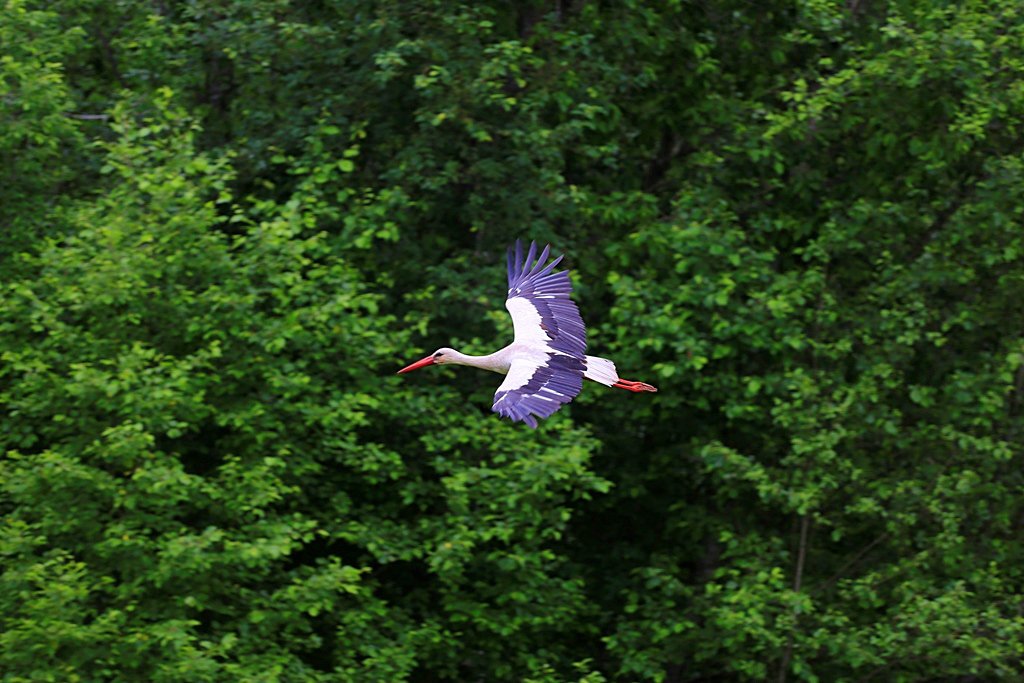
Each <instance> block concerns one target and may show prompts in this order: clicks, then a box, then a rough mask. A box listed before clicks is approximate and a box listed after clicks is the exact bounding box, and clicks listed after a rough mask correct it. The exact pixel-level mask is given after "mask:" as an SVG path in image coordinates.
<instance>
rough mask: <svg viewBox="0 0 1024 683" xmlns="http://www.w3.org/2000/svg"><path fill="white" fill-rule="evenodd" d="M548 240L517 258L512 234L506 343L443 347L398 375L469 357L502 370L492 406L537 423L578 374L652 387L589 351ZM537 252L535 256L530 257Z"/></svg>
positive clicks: (566, 397)
mask: <svg viewBox="0 0 1024 683" xmlns="http://www.w3.org/2000/svg"><path fill="white" fill-rule="evenodd" d="M550 252H551V247H550V245H549V246H546V247H544V251H542V252H541V254H540V256H539V257H537V244H536V243H535V242H531V243H530V250H529V252H528V253H527V254H526V258H525V259H524V258H523V246H522V243H521V242H520V241H519V240H516V244H515V250H513V249H511V248H510V249H509V250H508V298H507V299H506V300H505V308H507V309H508V312H509V313H510V314H511V315H512V328H513V332H514V336H513V339H512V343H511V344H509V345H508V346H506V347H505V348H503V349H501V350H500V351H495V352H494V353H492V354H489V355H486V356H469V355H466V354H464V353H460V352H458V351H456V350H455V349H450V348H448V347H442V348H440V349H438V350H437V351H435V352H434V353H432V354H430V355H429V356H427V357H426V358H423V359H420V360H418V361H416V362H415V363H413V364H411V365H408V366H406V367H404V368H402V369H401V370H399V371H398V374H399V375H401V374H403V373H406V372H411V371H413V370H418V369H419V368H424V367H426V366H428V365H447V364H453V365H469V366H471V367H474V368H481V369H483V370H490V371H492V372H497V373H500V374H502V375H505V381H504V382H502V383H501V386H499V387H498V391H497V392H496V393H495V394H494V405H493V406H492V407H491V410H493V411H494V412H496V413H498V414H499V415H501V416H502V417H507V418H509V419H511V420H512V421H519V422H525V423H526V424H528V425H529V426H530V427H533V428H534V429H536V427H537V419H538V418H545V417H550V416H551V415H552V414H553V413H554V412H555V411H556V410H558V409H559V408H561V407H562V406H563V405H565V404H566V403H568V402H569V401H571V400H573V399H574V398H576V396H577V394H579V393H580V391H582V390H583V380H584V379H589V380H592V381H594V382H597V383H598V384H603V385H605V386H608V387H616V388H618V389H626V390H627V391H634V392H637V391H657V389H655V388H654V387H653V386H651V385H650V384H645V383H644V382H633V381H630V380H628V379H622V378H621V377H619V375H618V372H617V371H616V370H615V363H613V362H611V361H610V360H608V359H607V358H598V357H597V356H588V355H587V354H586V351H587V328H586V327H585V326H584V324H583V319H582V318H581V317H580V311H579V309H578V308H576V304H575V303H574V302H573V300H572V299H570V298H569V295H570V294H571V293H572V283H571V282H570V281H569V273H568V271H558V272H553V271H554V269H555V266H557V265H558V264H559V262H560V261H561V260H562V258H563V256H559V257H558V258H556V259H554V260H553V261H551V263H547V265H545V263H546V262H547V260H548V255H549V254H550ZM535 257H537V258H536V260H535Z"/></svg>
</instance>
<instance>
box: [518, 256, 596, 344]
mask: <svg viewBox="0 0 1024 683" xmlns="http://www.w3.org/2000/svg"><path fill="white" fill-rule="evenodd" d="M550 251H551V247H550V246H548V247H544V251H543V252H541V255H540V258H538V259H537V261H536V263H534V261H533V259H534V256H536V254H537V244H536V243H535V242H531V243H530V251H529V253H528V254H527V255H526V259H525V260H524V259H523V246H522V243H521V242H520V241H519V240H516V248H515V252H514V253H513V251H512V250H511V249H509V250H508V299H507V300H506V301H505V308H507V309H508V312H509V313H510V314H511V315H512V327H513V329H514V331H515V339H514V341H513V343H516V344H531V345H534V344H539V345H543V346H545V347H547V348H548V349H550V350H551V351H556V352H561V353H564V354H567V355H569V356H572V357H573V358H578V359H580V360H583V358H584V357H585V356H586V352H587V328H586V327H585V326H584V325H583V319H582V318H581V317H580V311H579V309H578V308H576V304H575V303H574V302H573V300H572V299H570V298H569V295H570V294H571V293H572V283H571V282H569V273H568V272H566V271H560V272H557V273H552V272H551V271H552V270H554V268H555V266H557V265H558V263H559V262H560V261H561V260H562V257H561V256H559V257H558V258H556V259H555V260H554V261H552V262H551V263H549V264H547V265H544V262H545V261H547V260H548V254H549V253H550Z"/></svg>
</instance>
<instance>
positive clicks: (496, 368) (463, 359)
mask: <svg viewBox="0 0 1024 683" xmlns="http://www.w3.org/2000/svg"><path fill="white" fill-rule="evenodd" d="M448 355H449V356H451V360H449V361H447V362H449V363H454V364H456V365H468V366H470V367H474V368H480V369H481V370H490V371H491V372H497V373H500V374H502V375H504V374H507V373H508V366H509V360H508V347H507V346H506V347H505V348H503V349H501V350H500V351H495V352H494V353H489V354H487V355H486V356H470V355H468V354H465V353H461V352H459V351H453V352H452V353H450V354H448Z"/></svg>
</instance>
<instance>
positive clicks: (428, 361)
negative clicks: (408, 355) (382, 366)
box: [398, 346, 455, 375]
mask: <svg viewBox="0 0 1024 683" xmlns="http://www.w3.org/2000/svg"><path fill="white" fill-rule="evenodd" d="M454 353H455V349H449V348H448V347H447V346H442V347H441V348H439V349H438V350H437V351H434V352H433V353H432V354H430V355H429V356H427V357H426V358H421V359H420V360H418V361H416V362H415V363H413V364H412V365H407V366H405V367H404V368H402V369H401V370H399V371H398V374H399V375H401V374H403V373H406V372H412V371H413V370H419V369H420V368H425V367H427V366H428V365H444V364H445V363H448V362H450V361H451V360H452V359H453V354H454Z"/></svg>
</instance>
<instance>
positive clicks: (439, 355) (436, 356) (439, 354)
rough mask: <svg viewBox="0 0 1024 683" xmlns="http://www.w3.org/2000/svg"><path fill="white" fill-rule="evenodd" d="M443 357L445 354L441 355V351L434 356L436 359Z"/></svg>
mask: <svg viewBox="0 0 1024 683" xmlns="http://www.w3.org/2000/svg"><path fill="white" fill-rule="evenodd" d="M443 355H444V354H443V353H441V352H440V351H438V352H437V353H435V354H434V358H440V357H441V356H443Z"/></svg>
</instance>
